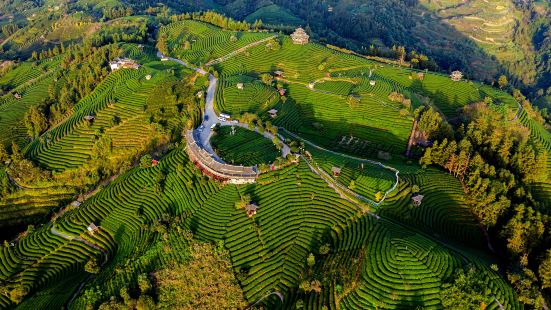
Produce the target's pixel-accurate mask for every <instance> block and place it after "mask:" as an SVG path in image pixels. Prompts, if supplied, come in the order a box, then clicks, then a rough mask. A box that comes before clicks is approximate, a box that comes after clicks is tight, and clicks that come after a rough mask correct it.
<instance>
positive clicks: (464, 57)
mask: <svg viewBox="0 0 551 310" xmlns="http://www.w3.org/2000/svg"><path fill="white" fill-rule="evenodd" d="M275 2H276V3H278V4H283V5H284V6H287V7H289V8H290V9H291V10H292V11H293V13H294V14H296V15H298V16H299V17H301V18H303V19H304V20H306V21H307V23H308V25H309V26H310V27H311V28H312V29H313V31H314V32H315V34H316V35H315V37H317V39H320V37H321V38H323V39H324V41H327V42H328V43H331V44H337V45H341V46H346V47H348V48H351V49H355V50H362V49H367V48H368V47H369V45H370V44H377V43H378V42H382V43H383V44H384V45H386V46H388V47H391V46H393V45H403V46H406V47H407V48H408V49H411V48H414V49H415V50H416V51H417V52H419V53H423V54H426V55H428V56H429V58H431V59H434V60H435V61H436V62H437V63H438V64H439V66H440V67H441V68H442V69H444V70H455V69H458V70H462V71H464V72H465V73H467V74H468V75H469V76H470V77H471V76H472V77H475V78H476V79H479V80H489V79H492V78H493V76H495V74H496V73H497V72H499V71H502V70H503V68H502V66H501V65H500V64H499V63H498V62H497V61H496V60H495V57H493V56H491V55H488V54H487V53H486V52H485V51H484V50H482V49H481V48H480V47H478V46H477V44H476V42H474V41H473V40H472V39H471V38H469V37H467V36H465V35H464V34H462V33H461V32H459V31H457V30H456V29H455V28H454V27H453V26H451V25H450V24H447V23H445V22H442V21H441V20H440V19H439V18H438V17H437V16H435V15H434V14H432V12H430V11H429V10H428V9H427V8H425V7H423V6H422V5H420V4H419V2H418V0H408V1H401V0H372V1H369V2H368V1H365V2H363V1H362V3H361V4H359V3H358V2H357V1H352V0H348V1H339V2H338V3H336V4H335V7H334V8H333V11H332V12H328V11H327V6H326V5H323V4H321V3H319V4H318V5H316V6H308V7H305V6H300V5H297V4H295V5H293V4H291V3H289V2H290V0H278V1H275Z"/></svg>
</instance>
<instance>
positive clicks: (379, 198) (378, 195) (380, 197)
mask: <svg viewBox="0 0 551 310" xmlns="http://www.w3.org/2000/svg"><path fill="white" fill-rule="evenodd" d="M381 199H383V193H382V192H377V193H376V194H375V201H376V202H379V201H381Z"/></svg>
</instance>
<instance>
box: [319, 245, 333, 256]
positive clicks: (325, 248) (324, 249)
mask: <svg viewBox="0 0 551 310" xmlns="http://www.w3.org/2000/svg"><path fill="white" fill-rule="evenodd" d="M330 250H331V247H330V246H329V244H328V243H326V244H324V245H322V246H320V250H319V252H320V254H321V255H326V254H328V253H329V251H330Z"/></svg>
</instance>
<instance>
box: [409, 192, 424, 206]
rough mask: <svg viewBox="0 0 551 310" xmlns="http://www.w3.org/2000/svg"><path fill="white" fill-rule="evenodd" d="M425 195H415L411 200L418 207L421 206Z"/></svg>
mask: <svg viewBox="0 0 551 310" xmlns="http://www.w3.org/2000/svg"><path fill="white" fill-rule="evenodd" d="M423 197H425V196H423V195H421V194H415V196H413V197H411V200H412V201H413V205H414V206H416V207H418V206H420V205H421V202H422V201H423Z"/></svg>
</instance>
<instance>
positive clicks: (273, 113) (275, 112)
mask: <svg viewBox="0 0 551 310" xmlns="http://www.w3.org/2000/svg"><path fill="white" fill-rule="evenodd" d="M268 114H270V117H271V118H276V117H277V110H276V109H271V110H270V111H268Z"/></svg>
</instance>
